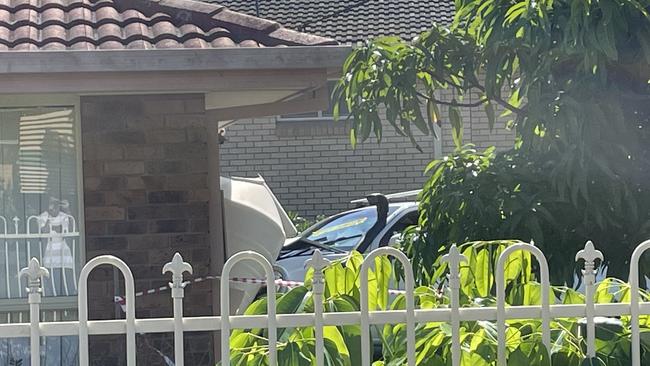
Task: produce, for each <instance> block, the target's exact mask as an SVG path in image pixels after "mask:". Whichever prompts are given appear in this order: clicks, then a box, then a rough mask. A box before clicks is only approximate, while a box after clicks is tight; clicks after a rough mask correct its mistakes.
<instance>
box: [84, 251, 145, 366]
mask: <svg viewBox="0 0 650 366" xmlns="http://www.w3.org/2000/svg"><path fill="white" fill-rule="evenodd" d="M103 264H109V265H112V266H114V267H116V268H117V269H119V270H120V272H122V276H124V290H125V294H124V301H126V304H125V305H126V365H127V366H135V361H136V357H135V356H136V347H135V283H134V280H133V272H131V269H130V268H129V266H127V265H126V263H124V261H123V260H121V259H119V258H117V257H115V256H112V255H100V256H99V257H95V258H93V259H91V260H89V261H88V263H86V265H85V266H83V268H82V269H81V272H80V273H79V294H78V295H77V305H78V307H79V366H88V364H89V363H88V359H89V355H88V353H89V352H88V276H90V272H92V270H93V269H95V267H97V266H100V265H103Z"/></svg>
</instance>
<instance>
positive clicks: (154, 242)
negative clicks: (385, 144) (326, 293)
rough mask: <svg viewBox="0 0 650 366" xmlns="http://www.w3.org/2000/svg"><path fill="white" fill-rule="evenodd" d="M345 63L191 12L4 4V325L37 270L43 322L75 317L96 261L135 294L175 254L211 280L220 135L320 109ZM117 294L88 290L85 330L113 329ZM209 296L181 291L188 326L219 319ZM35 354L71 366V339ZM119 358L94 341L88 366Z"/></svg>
mask: <svg viewBox="0 0 650 366" xmlns="http://www.w3.org/2000/svg"><path fill="white" fill-rule="evenodd" d="M348 52H349V48H348V47H346V46H337V42H336V41H335V40H333V39H330V38H325V37H320V36H314V35H309V34H306V33H302V32H297V31H293V30H290V29H287V28H284V27H282V26H281V25H280V24H279V23H277V22H274V21H269V20H264V19H261V18H258V17H254V16H250V15H245V14H241V13H238V12H234V11H231V10H229V9H227V8H225V7H223V6H221V5H217V4H209V3H202V2H196V1H191V0H149V1H144V0H3V1H1V2H0V187H1V189H0V322H2V323H5V322H23V321H26V319H27V318H26V316H27V312H26V310H27V306H26V302H25V297H26V293H25V287H26V283H25V279H24V278H23V279H22V280H21V279H20V278H19V277H18V271H19V270H20V268H22V267H25V266H27V261H28V259H29V258H30V257H34V256H35V257H38V258H39V259H40V261H41V263H42V264H43V265H45V266H46V267H48V268H50V272H51V277H50V278H49V279H48V280H47V281H46V282H45V285H44V286H45V298H44V300H43V304H42V308H43V309H44V314H43V317H44V319H45V320H46V321H55V320H66V319H72V318H75V317H76V304H77V300H76V294H77V288H76V281H75V279H76V277H77V276H78V275H79V270H80V266H82V265H83V263H85V262H86V261H87V260H88V259H90V258H93V257H95V256H98V255H101V254H113V255H116V256H118V257H120V258H122V259H123V260H125V261H126V262H127V264H128V265H129V266H130V268H131V269H132V270H133V272H134V276H135V278H136V279H137V282H136V288H138V289H148V288H152V287H159V286H164V285H166V282H167V279H166V278H164V277H162V276H161V273H160V269H161V267H162V265H163V264H164V263H166V262H167V261H169V259H170V258H171V257H172V254H173V253H174V252H175V251H179V252H181V254H182V255H183V256H184V257H185V258H186V259H187V260H188V261H191V262H192V264H193V266H194V270H195V275H197V276H202V275H206V274H213V273H219V272H220V266H221V265H222V264H223V262H224V258H223V236H222V219H221V212H222V209H221V193H220V188H219V175H220V168H219V161H220V160H219V144H218V141H219V139H220V137H219V136H218V123H219V121H224V120H233V119H242V118H256V117H259V116H264V115H278V114H285V113H306V112H310V111H314V110H319V109H323V108H325V107H326V106H327V91H326V79H327V75H328V74H331V73H332V72H333V70H335V69H338V68H339V67H340V65H341V64H342V61H343V60H344V58H345V56H346V54H347V53H348ZM120 281H121V280H120V278H119V276H117V273H116V272H114V271H113V270H112V269H109V268H100V269H99V270H97V271H96V272H95V273H93V274H92V275H91V282H90V286H89V287H90V289H89V294H90V298H91V301H90V318H91V319H111V318H113V317H115V316H121V314H119V313H118V314H116V310H115V306H114V304H113V296H114V295H119V294H122V293H123V291H124V289H123V287H122V285H120ZM215 286H217V283H216V282H215V281H213V282H209V281H208V282H204V283H199V284H196V285H193V286H191V287H190V288H188V289H187V292H186V301H185V304H186V307H185V309H186V315H188V316H199V315H212V314H215V312H217V311H218V309H219V305H218V304H219V297H218V294H219V291H218V287H215ZM137 313H138V317H149V316H169V315H171V302H170V300H169V297H168V296H165V297H156V296H149V297H142V298H141V299H138V301H137ZM0 337H1V336H0ZM117 339H121V338H120V337H118V338H117ZM169 339H170V337H168V336H167V335H161V336H160V337H153V338H152V337H144V336H143V337H140V338H139V340H138V358H139V363H140V364H143V365H158V364H162V363H163V358H162V357H161V356H160V354H159V352H161V351H162V352H163V353H164V352H165V350H166V348H165V347H168V346H169V345H170V342H169ZM43 342H44V345H43V349H44V350H45V351H44V352H45V356H44V357H46V358H47V362H46V364H47V365H68V364H74V363H72V360H74V359H75V357H76V351H75V347H76V345H75V344H76V343H75V340H74V339H67V338H65V337H44V340H43ZM213 343H214V342H213V341H212V337H211V335H210V334H203V335H199V336H193V337H191V338H190V337H188V339H187V345H186V348H185V349H186V350H187V355H186V362H188V364H192V365H209V364H213V361H214V359H213V357H214V356H213V355H214V352H213ZM28 344H29V343H28V340H26V339H25V342H22V340H16V339H14V340H11V341H9V340H7V339H1V338H0V364H3V365H6V364H12V362H14V363H16V362H18V361H20V360H22V362H23V364H27V363H28V362H27V361H25V359H24V358H21V357H23V356H24V355H26V354H28V352H27V353H26V347H27V345H28ZM122 346H123V342H115V338H111V337H101V338H91V354H92V360H91V362H92V364H94V365H120V364H122V363H123V362H124V351H123V350H122V349H121V348H120V347H122ZM12 360H13V361H12Z"/></svg>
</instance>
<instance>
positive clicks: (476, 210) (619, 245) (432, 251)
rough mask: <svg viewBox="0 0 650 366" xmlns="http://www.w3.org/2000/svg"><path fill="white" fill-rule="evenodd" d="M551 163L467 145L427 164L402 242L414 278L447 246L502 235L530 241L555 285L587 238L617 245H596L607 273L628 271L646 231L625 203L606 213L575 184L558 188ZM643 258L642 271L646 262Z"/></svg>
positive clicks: (567, 276)
mask: <svg viewBox="0 0 650 366" xmlns="http://www.w3.org/2000/svg"><path fill="white" fill-rule="evenodd" d="M554 164H555V160H552V159H548V160H547V159H536V158H535V156H530V155H524V154H523V153H522V152H521V151H520V150H512V151H507V152H502V153H496V152H495V151H494V148H489V149H487V150H485V151H484V152H477V151H476V150H475V149H474V148H473V146H472V145H465V146H463V147H461V148H459V149H457V150H456V151H455V152H454V153H453V154H451V155H449V156H447V157H445V158H444V159H441V160H436V161H433V162H431V163H430V164H429V166H428V167H427V169H426V171H427V173H428V174H429V178H428V180H427V182H426V183H425V185H424V188H423V192H422V195H421V198H420V220H419V225H420V228H419V229H417V230H416V229H411V230H410V231H409V232H408V234H407V236H406V238H405V240H403V241H402V243H403V244H402V249H403V250H404V251H405V253H407V255H408V256H409V257H410V258H412V260H413V267H414V270H415V274H416V277H417V279H418V281H419V282H420V283H428V278H427V277H428V276H429V275H430V271H431V268H432V265H433V263H434V262H435V261H436V259H437V257H438V255H439V253H440V252H441V251H444V250H446V248H448V247H449V245H451V244H461V243H465V242H468V241H472V240H497V239H501V238H516V239H519V240H524V241H529V240H532V239H534V241H535V243H536V245H537V246H538V247H539V248H541V249H542V250H543V251H544V254H545V255H546V257H547V260H548V262H549V266H550V268H552V269H553V271H552V273H551V276H552V279H553V282H554V283H563V282H568V283H571V282H572V280H573V276H574V273H575V268H576V267H575V263H574V261H573V258H572V257H571V256H567V255H566V253H576V252H577V251H578V250H580V249H581V245H583V244H584V243H585V242H586V241H587V240H589V239H593V240H596V242H597V243H616V245H599V248H600V249H601V250H602V251H603V254H604V256H605V260H606V261H607V265H608V269H609V273H610V274H611V275H614V276H617V277H627V274H628V273H627V272H628V270H629V266H628V261H629V258H630V256H631V253H632V251H633V249H634V248H635V246H636V245H637V244H638V243H639V242H641V241H642V240H643V239H644V238H647V237H649V236H650V231H648V230H646V229H642V228H639V227H638V225H639V222H638V221H634V220H631V219H627V218H626V217H627V215H628V214H627V212H629V210H628V209H626V210H625V212H623V211H617V210H614V209H611V212H608V213H607V214H606V215H607V216H608V218H607V219H605V218H604V216H603V215H601V214H600V213H599V211H598V210H600V209H602V208H603V207H607V205H605V206H603V204H601V203H599V202H595V201H594V202H592V200H591V199H589V200H585V199H582V198H579V197H580V195H581V193H579V189H576V190H567V191H561V190H558V189H557V187H556V186H555V180H554V178H553V177H552V175H553V171H554V166H553V165H554ZM592 189H595V188H592ZM612 192H614V190H612V189H609V188H603V190H602V191H599V192H598V197H599V198H597V199H596V198H594V200H607V199H608V198H609V197H610V195H611V194H612ZM613 202H614V201H611V202H610V203H613ZM599 207H600V208H599ZM649 228H650V227H649ZM648 257H650V256H646V258H645V261H642V263H641V264H642V266H641V269H642V273H647V270H645V269H646V268H649V267H648V262H649V261H648ZM644 263H645V265H644Z"/></svg>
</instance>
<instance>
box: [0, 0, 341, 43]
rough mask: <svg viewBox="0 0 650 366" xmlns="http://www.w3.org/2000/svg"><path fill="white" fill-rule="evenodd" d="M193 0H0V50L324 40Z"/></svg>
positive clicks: (272, 22) (326, 40) (318, 41)
mask: <svg viewBox="0 0 650 366" xmlns="http://www.w3.org/2000/svg"><path fill="white" fill-rule="evenodd" d="M328 44H336V41H334V40H332V39H329V38H324V37H318V36H313V35H309V34H304V33H300V32H294V31H290V30H288V29H285V28H283V27H282V26H281V25H280V24H279V23H277V22H275V21H269V20H265V19H261V18H257V17H254V16H250V15H246V14H242V13H237V12H234V11H231V10H228V9H226V8H224V7H223V6H221V5H217V4H210V3H206V2H199V1H193V0H148V1H143V0H0V51H11V50H63V49H74V50H95V49H152V48H215V47H266V46H294V45H328Z"/></svg>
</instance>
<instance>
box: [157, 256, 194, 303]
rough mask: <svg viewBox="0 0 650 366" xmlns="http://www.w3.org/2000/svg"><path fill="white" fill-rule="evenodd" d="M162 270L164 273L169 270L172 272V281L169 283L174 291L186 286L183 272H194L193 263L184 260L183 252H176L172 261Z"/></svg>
mask: <svg viewBox="0 0 650 366" xmlns="http://www.w3.org/2000/svg"><path fill="white" fill-rule="evenodd" d="M162 272H163V274H165V273H167V272H171V273H172V282H170V283H169V287H170V288H171V289H172V292H173V291H174V290H175V289H182V288H183V287H185V285H184V284H183V273H184V272H188V273H189V274H192V265H190V264H189V263H187V262H184V261H183V257H182V256H181V254H180V253H178V252H176V254H174V257H173V258H172V261H171V262H169V263H167V264H165V265H164V266H163V269H162ZM172 297H173V296H172Z"/></svg>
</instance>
